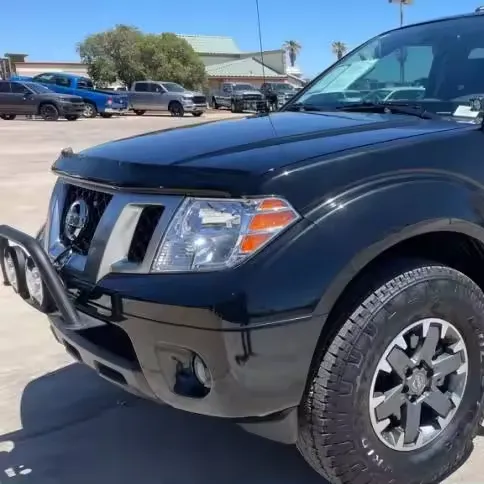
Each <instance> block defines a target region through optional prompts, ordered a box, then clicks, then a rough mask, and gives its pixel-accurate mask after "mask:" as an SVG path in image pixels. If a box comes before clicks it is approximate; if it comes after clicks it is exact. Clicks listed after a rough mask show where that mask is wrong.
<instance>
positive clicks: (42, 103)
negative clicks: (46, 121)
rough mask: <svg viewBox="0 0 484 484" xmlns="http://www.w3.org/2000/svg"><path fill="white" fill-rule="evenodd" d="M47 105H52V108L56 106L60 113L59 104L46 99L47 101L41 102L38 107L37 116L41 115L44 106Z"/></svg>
mask: <svg viewBox="0 0 484 484" xmlns="http://www.w3.org/2000/svg"><path fill="white" fill-rule="evenodd" d="M46 104H51V105H52V106H54V107H55V108H56V109H57V111H59V112H60V109H59V105H58V104H57V102H56V101H53V100H51V99H45V100H42V101H40V102H39V104H38V105H37V114H40V110H41V108H42V106H45V105H46Z"/></svg>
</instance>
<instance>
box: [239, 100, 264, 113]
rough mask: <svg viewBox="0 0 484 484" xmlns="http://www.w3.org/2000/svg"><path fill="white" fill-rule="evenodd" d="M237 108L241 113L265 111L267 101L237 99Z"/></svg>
mask: <svg viewBox="0 0 484 484" xmlns="http://www.w3.org/2000/svg"><path fill="white" fill-rule="evenodd" d="M236 104H237V107H238V108H239V109H241V110H243V111H265V110H267V101H266V100H265V99H259V100H251V99H237V100H236Z"/></svg>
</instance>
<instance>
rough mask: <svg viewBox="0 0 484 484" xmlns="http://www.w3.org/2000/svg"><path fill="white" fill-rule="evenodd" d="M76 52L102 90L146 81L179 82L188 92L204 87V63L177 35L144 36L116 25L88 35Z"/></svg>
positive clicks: (124, 26)
mask: <svg viewBox="0 0 484 484" xmlns="http://www.w3.org/2000/svg"><path fill="white" fill-rule="evenodd" d="M77 49H78V52H79V55H80V57H81V60H82V62H84V63H85V64H87V66H88V74H89V76H90V77H91V78H92V79H93V80H94V82H95V83H96V84H98V85H101V86H102V85H106V84H110V83H113V82H115V81H117V80H119V81H121V82H123V84H125V85H126V86H130V85H131V84H132V83H133V82H134V81H139V80H143V79H155V80H163V81H172V82H178V83H180V84H182V85H184V86H185V87H187V88H189V89H194V88H200V87H203V85H204V84H205V79H206V77H205V67H204V65H203V62H202V61H201V59H200V57H199V56H198V55H197V54H196V52H195V51H194V50H193V48H192V47H191V46H190V44H188V42H187V41H186V40H184V39H181V38H179V37H178V36H176V35H175V34H170V33H164V34H159V35H155V34H143V33H142V32H141V31H140V30H139V29H137V28H136V27H131V26H128V25H116V26H115V27H114V28H113V29H111V30H108V31H106V32H100V33H97V34H92V35H89V36H88V37H86V38H85V39H84V41H82V42H81V43H79V44H78V47H77Z"/></svg>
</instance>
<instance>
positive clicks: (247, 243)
mask: <svg viewBox="0 0 484 484" xmlns="http://www.w3.org/2000/svg"><path fill="white" fill-rule="evenodd" d="M270 237H271V234H249V235H245V236H244V237H243V238H242V242H241V243H240V252H242V253H243V254H250V253H251V252H254V251H256V250H257V249H258V248H259V247H260V246H261V245H264V244H265V243H266V242H267V241H268V240H269V239H270Z"/></svg>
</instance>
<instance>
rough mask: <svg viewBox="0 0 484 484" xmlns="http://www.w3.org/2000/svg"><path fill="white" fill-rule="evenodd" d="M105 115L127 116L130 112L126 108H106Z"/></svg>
mask: <svg viewBox="0 0 484 484" xmlns="http://www.w3.org/2000/svg"><path fill="white" fill-rule="evenodd" d="M104 112H105V113H108V114H127V113H128V112H129V109H128V108H127V107H125V106H122V107H119V108H118V107H110V108H105V109H104Z"/></svg>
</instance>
